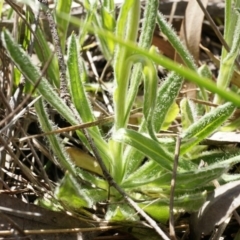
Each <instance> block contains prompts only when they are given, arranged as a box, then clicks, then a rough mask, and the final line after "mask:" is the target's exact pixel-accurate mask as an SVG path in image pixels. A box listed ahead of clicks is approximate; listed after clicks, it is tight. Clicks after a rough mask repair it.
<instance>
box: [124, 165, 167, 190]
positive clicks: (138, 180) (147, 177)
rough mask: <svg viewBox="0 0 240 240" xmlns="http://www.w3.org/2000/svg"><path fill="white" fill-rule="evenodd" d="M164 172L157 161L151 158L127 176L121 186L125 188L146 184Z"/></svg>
mask: <svg viewBox="0 0 240 240" xmlns="http://www.w3.org/2000/svg"><path fill="white" fill-rule="evenodd" d="M163 172H164V171H163V169H161V167H160V166H159V164H158V163H157V162H156V161H153V160H149V161H147V162H146V163H144V164H143V165H142V166H140V168H138V169H137V170H136V171H135V172H133V173H132V174H130V175H129V176H128V177H126V178H125V179H124V182H123V183H122V184H121V186H122V187H124V188H132V187H136V186H141V185H145V184H147V183H150V182H152V181H154V180H156V179H157V178H159V177H160V175H161V174H163Z"/></svg>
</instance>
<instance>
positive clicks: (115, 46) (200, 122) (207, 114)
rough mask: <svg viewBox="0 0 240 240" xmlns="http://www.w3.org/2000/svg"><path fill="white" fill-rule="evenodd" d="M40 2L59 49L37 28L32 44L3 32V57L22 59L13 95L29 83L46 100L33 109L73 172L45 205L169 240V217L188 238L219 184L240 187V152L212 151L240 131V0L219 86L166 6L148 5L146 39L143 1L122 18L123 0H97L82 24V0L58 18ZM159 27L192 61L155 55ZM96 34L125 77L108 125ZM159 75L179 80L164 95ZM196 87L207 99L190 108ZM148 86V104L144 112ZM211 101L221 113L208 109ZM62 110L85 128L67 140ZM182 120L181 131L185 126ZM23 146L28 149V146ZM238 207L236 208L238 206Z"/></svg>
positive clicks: (65, 168) (228, 25) (29, 16)
mask: <svg viewBox="0 0 240 240" xmlns="http://www.w3.org/2000/svg"><path fill="white" fill-rule="evenodd" d="M7 2H8V1H7ZM39 2H42V4H41V5H39V7H40V8H39V9H43V12H44V13H45V15H46V19H47V21H48V23H49V26H50V31H51V34H52V37H51V38H52V42H53V47H54V49H55V52H53V51H52V48H51V47H50V45H49V43H48V42H47V37H46V36H45V33H44V29H41V28H40V27H37V28H36V30H33V29H30V28H29V27H30V25H26V28H25V31H24V36H21V37H19V38H18V39H16V38H15V39H14V37H13V35H12V34H11V33H10V32H9V31H8V30H7V29H3V30H2V33H1V41H2V45H3V48H4V50H5V51H6V52H7V55H8V56H9V58H10V59H11V61H12V62H13V68H12V76H11V78H12V81H13V83H12V84H13V86H14V87H13V88H12V89H11V94H12V95H14V93H15V92H16V89H18V86H19V84H21V83H22V81H23V80H24V82H25V84H24V90H23V91H24V94H25V95H26V96H27V94H29V93H31V98H32V99H35V100H36V101H35V102H34V109H33V111H34V112H35V113H36V115H37V119H38V122H39V124H40V128H41V130H42V132H43V133H45V135H44V137H45V138H46V139H47V142H48V145H47V146H48V148H50V151H51V153H53V155H54V160H55V163H56V164H57V166H58V167H59V168H60V169H61V170H62V172H63V173H64V174H63V177H62V178H61V180H60V181H59V182H58V184H57V185H55V184H52V183H51V182H50V180H49V179H48V176H45V177H46V178H47V179H48V180H46V179H45V181H46V184H50V185H49V186H48V192H47V194H39V195H40V196H39V197H38V198H37V201H36V202H37V203H38V204H40V205H41V206H45V207H48V208H50V209H54V210H56V209H57V210H65V211H69V212H72V213H73V214H76V215H84V216H85V217H87V218H88V219H95V220H96V219H98V221H100V220H101V221H108V222H109V223H110V224H111V223H116V222H118V223H122V224H124V223H125V224H126V222H127V223H128V224H135V223H139V222H140V220H144V221H146V222H148V224H149V225H150V226H151V227H152V228H154V229H155V230H156V232H157V233H158V234H159V235H160V236H161V237H162V239H169V237H168V233H166V232H164V231H163V230H162V229H161V228H160V227H159V226H158V225H157V223H159V222H160V223H162V224H166V223H167V221H168V220H169V225H170V227H169V228H170V235H171V238H172V239H176V236H175V232H174V226H173V220H174V216H177V215H178V214H179V213H182V212H188V213H192V212H197V211H198V210H199V209H200V208H201V207H202V206H203V204H204V203H205V202H206V200H207V196H208V194H209V193H211V192H212V191H214V189H215V185H216V183H218V184H220V185H224V184H226V183H227V182H232V181H236V180H239V179H240V175H239V174H234V175H233V174H230V173H228V170H229V169H230V168H231V167H232V166H233V165H234V164H237V163H238V162H239V161H240V151H239V148H237V147H236V148H232V147H227V146H226V147H224V148H223V149H221V148H215V149H211V150H210V148H209V144H207V143H206V141H207V140H208V138H209V137H210V136H211V135H212V134H213V133H216V132H224V131H227V132H234V131H235V130H236V129H238V122H239V118H238V117H237V118H235V117H234V116H235V115H236V111H237V110H236V109H237V107H239V106H240V97H239V89H238V86H237V85H231V84H230V83H231V81H232V76H236V74H237V76H238V65H237V64H236V62H237V57H238V53H239V45H240V34H239V29H240V15H239V11H238V10H237V8H238V7H239V6H238V5H239V3H238V1H232V4H233V5H234V8H233V7H232V5H231V1H226V16H225V32H224V39H225V41H226V43H227V45H228V49H225V48H224V47H223V50H222V55H221V60H220V62H219V74H218V76H217V79H216V83H215V82H214V81H213V80H212V76H211V71H210V70H209V69H208V67H207V65H204V64H203V65H201V66H200V67H198V66H197V64H196V62H195V59H194V57H192V55H191V53H190V52H189V50H188V49H187V48H186V46H185V44H184V43H183V42H182V41H181V40H180V39H179V37H178V36H177V34H176V32H175V31H174V30H173V28H172V27H171V26H170V24H169V23H168V22H167V21H166V19H165V17H164V16H163V15H162V14H161V13H160V12H159V10H158V9H159V7H158V5H159V1H158V0H149V1H148V3H147V4H146V6H145V7H144V10H143V12H144V13H143V21H142V22H141V31H140V33H139V30H140V18H141V8H140V7H141V4H140V1H139V0H128V1H124V2H123V4H122V5H121V7H120V9H119V12H118V14H117V13H116V8H115V4H114V1H113V0H104V1H102V2H101V4H99V2H98V1H88V0H86V1H84V3H83V8H84V10H85V12H86V14H85V16H84V18H83V19H81V20H80V19H77V18H74V17H72V16H71V14H70V13H71V5H72V1H70V0H68V1H66V0H62V1H58V2H57V3H56V12H55V13H54V14H53V13H52V12H51V11H50V10H49V8H48V6H46V5H45V4H44V1H39ZM36 4H37V3H36ZM33 10H35V9H33V7H32V3H27V7H26V11H25V19H24V21H23V23H25V24H26V23H31V22H33V20H34V18H35V15H34V13H33ZM53 15H54V16H55V18H54V17H53ZM70 23H71V24H74V25H75V26H77V27H79V28H80V31H79V34H76V33H75V32H73V33H71V34H70V36H68V26H69V24H70ZM156 26H158V27H159V29H160V30H161V32H162V33H163V34H164V35H165V37H166V38H167V40H168V41H169V42H170V43H171V45H172V46H173V48H174V49H175V51H176V52H177V54H178V55H179V57H180V58H181V61H182V64H179V63H177V62H174V61H173V60H171V59H169V58H167V57H165V56H163V55H162V54H161V53H160V52H158V50H157V49H156V48H155V47H153V46H152V37H153V33H154V29H155V28H156ZM89 34H92V35H93V36H94V37H95V38H96V39H97V43H98V44H99V47H100V49H101V51H102V55H103V56H104V58H105V60H106V61H107V65H108V66H110V67H111V69H112V71H113V77H112V79H107V80H108V82H107V83H105V84H106V85H107V84H109V85H111V86H112V88H111V89H112V90H111V91H110V98H109V100H110V102H111V101H112V105H113V106H112V109H113V112H112V113H111V115H110V113H108V112H106V111H105V114H108V115H109V116H105V117H102V118H100V119H97V117H96V114H95V111H94V110H95V109H94V108H93V106H92V105H93V103H91V102H90V100H89V95H91V93H94V92H97V94H98V95H99V96H103V97H105V98H106V92H105V91H104V87H102V85H101V84H102V82H100V80H101V81H103V80H104V79H99V82H98V85H97V87H96V83H93V82H92V81H90V80H89V75H90V74H89V69H88V68H87V66H86V62H85V60H84V57H83V56H82V55H81V52H84V51H85V50H84V49H85V48H87V46H86V45H84V43H85V40H86V39H87V36H88V35H89ZM19 43H21V46H20V45H19ZM32 53H34V54H36V55H37V57H38V60H39V62H40V65H41V66H42V68H41V69H40V68H39V65H38V64H35V63H34V62H33V61H32V59H31V54H32ZM158 66H161V67H163V68H165V69H166V70H167V72H168V73H167V75H166V76H165V77H164V81H162V83H161V84H160V86H159V76H158ZM185 80H187V81H190V82H192V83H195V84H197V86H198V89H197V90H196V99H190V98H188V97H184V96H181V98H180V100H179V93H180V91H181V89H182V87H183V83H184V81H185ZM235 82H236V81H235ZM141 84H143V86H144V92H143V100H142V101H141V102H140V103H138V102H137V101H136V98H137V96H138V92H139V86H140V85H141ZM103 86H104V85H103ZM209 102H213V104H207V105H204V104H203V103H209ZM52 111H54V112H55V115H56V114H57V115H59V116H61V121H65V122H66V123H68V124H69V125H70V126H71V127H73V128H70V130H71V131H74V134H73V135H72V136H67V137H66V138H65V139H63V138H61V137H60V136H59V135H57V133H59V132H57V131H56V130H57V129H58V127H57V126H56V124H58V123H57V122H54V119H53V118H52ZM136 113H137V114H136ZM136 115H137V117H135V125H134V126H132V125H131V121H132V119H133V118H134V116H136ZM176 122H177V123H178V125H179V126H178V127H177V128H174V127H173V123H176ZM104 125H105V128H104V127H103V126H104ZM106 129H107V130H106ZM173 129H174V131H173ZM1 133H3V130H2V131H1ZM16 137H17V136H16ZM20 140H21V141H22V142H24V141H26V138H25V140H24V139H20ZM73 143H74V144H75V147H73V146H72V145H73ZM76 143H77V144H78V147H79V148H76ZM80 146H82V147H81V149H84V151H83V150H80ZM18 164H19V166H20V167H21V170H22V171H23V173H24V174H25V175H26V176H27V178H28V180H29V181H33V179H35V176H34V175H33V174H32V173H31V172H30V171H31V170H30V169H31V168H26V166H25V165H24V164H22V163H21V162H18ZM51 164H52V163H51V162H49V161H45V162H44V166H42V167H43V168H42V170H43V172H42V173H45V175H47V174H46V172H45V170H46V169H47V168H49V165H51ZM2 167H4V164H3V165H2ZM50 167H51V166H50ZM44 169H45V170H44ZM214 182H215V185H214V184H213V183H214ZM32 184H35V182H32ZM226 186H227V187H226V191H227V190H229V189H232V185H226ZM212 201H215V200H212ZM226 205H229V208H230V205H231V204H230V203H226ZM231 209H232V211H233V210H234V209H235V208H234V209H233V208H231ZM209 211H210V210H209ZM224 216H227V214H225V215H224ZM196 219H198V218H196ZM199 219H200V218H199ZM197 221H198V220H196V222H197ZM214 221H215V220H213V222H214ZM216 222H217V220H216ZM214 223H215V222H214ZM218 223H221V222H218ZM133 226H134V225H133ZM195 228H196V225H195V226H194V227H193V228H192V231H193V232H192V234H195V233H194V231H195V232H198V233H196V234H195V239H198V238H199V237H200V236H201V233H202V232H203V233H208V232H206V231H207V230H206V231H205V230H204V229H201V230H199V228H197V230H196V229H195ZM194 229H195V230H194ZM211 230H212V229H210V231H211ZM148 231H150V230H147V229H146V231H145V233H147V232H148ZM135 236H137V233H135ZM137 237H138V238H140V236H137Z"/></svg>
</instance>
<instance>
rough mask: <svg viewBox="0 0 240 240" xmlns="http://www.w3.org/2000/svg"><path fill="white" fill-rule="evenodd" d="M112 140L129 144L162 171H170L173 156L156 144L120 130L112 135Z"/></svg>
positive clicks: (145, 138)
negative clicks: (156, 164) (157, 165)
mask: <svg viewBox="0 0 240 240" xmlns="http://www.w3.org/2000/svg"><path fill="white" fill-rule="evenodd" d="M113 140H115V141H119V142H122V143H125V144H129V145H131V146H132V147H134V148H136V149H137V150H138V151H140V152H142V153H143V154H144V155H146V156H148V157H149V158H151V159H152V160H154V161H156V162H157V163H158V164H159V165H160V166H161V167H162V168H163V169H166V170H168V171H172V161H173V155H172V154H170V153H169V152H167V150H166V149H164V148H162V147H161V146H160V145H159V143H158V142H156V141H154V140H152V139H150V138H148V137H146V136H144V135H142V134H141V133H138V132H135V131H133V130H126V129H123V128H122V129H120V130H118V131H117V132H116V133H114V135H113Z"/></svg>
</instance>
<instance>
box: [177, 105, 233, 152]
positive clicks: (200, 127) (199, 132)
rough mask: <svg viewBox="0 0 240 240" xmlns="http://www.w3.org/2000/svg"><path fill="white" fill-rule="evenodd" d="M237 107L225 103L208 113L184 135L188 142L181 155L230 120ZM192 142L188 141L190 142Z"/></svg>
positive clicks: (182, 148)
mask: <svg viewBox="0 0 240 240" xmlns="http://www.w3.org/2000/svg"><path fill="white" fill-rule="evenodd" d="M234 109H235V107H234V105H233V104H232V103H225V104H224V105H221V106H219V107H217V108H216V109H214V110H213V111H211V112H210V113H207V114H206V115H205V116H204V117H202V118H201V119H200V120H199V121H198V122H196V123H195V124H193V125H191V126H190V127H189V128H188V129H187V130H186V131H185V132H184V133H183V134H182V139H183V141H186V142H184V143H183V144H182V146H181V154H184V153H186V152H187V151H188V150H189V149H190V148H191V147H193V146H194V145H196V144H197V143H199V142H200V141H202V140H203V139H204V138H206V137H207V136H209V135H210V134H211V133H213V132H214V131H216V130H217V129H218V127H220V126H221V124H223V123H224V122H225V121H226V119H228V118H229V117H230V116H231V115H232V113H233V111H234ZM190 139H191V141H188V140H190Z"/></svg>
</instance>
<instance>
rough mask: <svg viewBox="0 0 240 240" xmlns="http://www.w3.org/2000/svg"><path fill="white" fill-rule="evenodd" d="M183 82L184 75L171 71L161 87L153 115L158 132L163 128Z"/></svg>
mask: <svg viewBox="0 0 240 240" xmlns="http://www.w3.org/2000/svg"><path fill="white" fill-rule="evenodd" d="M182 83H183V79H182V77H181V76H179V75H177V74H175V73H174V72H171V73H170V74H169V75H168V76H167V78H166V80H165V81H164V83H163V84H162V86H161V87H160V89H159V91H158V94H157V100H156V107H155V112H154V117H153V118H154V120H153V122H154V125H155V131H156V132H158V131H159V130H160V129H161V127H162V125H163V123H164V120H165V118H166V115H167V113H168V111H169V109H170V107H171V106H172V104H173V103H174V101H175V99H176V97H177V96H178V93H179V91H180V89H181V86H182Z"/></svg>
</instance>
